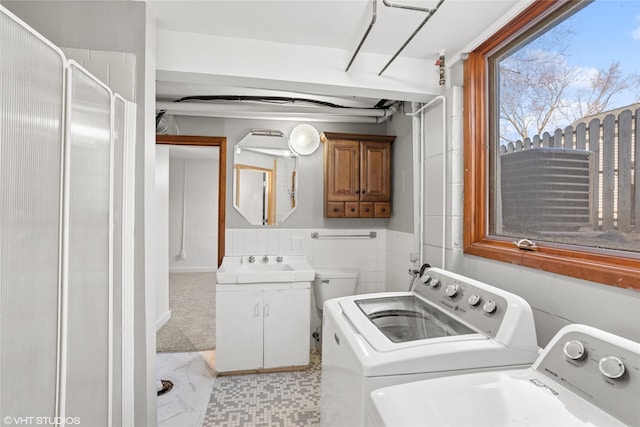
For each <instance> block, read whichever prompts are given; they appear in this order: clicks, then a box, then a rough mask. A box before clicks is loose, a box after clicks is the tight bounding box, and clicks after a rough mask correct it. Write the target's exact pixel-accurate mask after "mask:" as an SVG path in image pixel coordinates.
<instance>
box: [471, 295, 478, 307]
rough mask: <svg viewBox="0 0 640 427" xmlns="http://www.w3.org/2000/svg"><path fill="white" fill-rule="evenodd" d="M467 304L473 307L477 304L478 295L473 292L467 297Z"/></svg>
mask: <svg viewBox="0 0 640 427" xmlns="http://www.w3.org/2000/svg"><path fill="white" fill-rule="evenodd" d="M469 304H470V305H471V306H473V307H475V306H477V305H478V304H480V295H478V294H473V295H471V296H470V297H469Z"/></svg>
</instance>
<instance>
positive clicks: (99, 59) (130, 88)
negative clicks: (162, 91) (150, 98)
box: [62, 47, 136, 102]
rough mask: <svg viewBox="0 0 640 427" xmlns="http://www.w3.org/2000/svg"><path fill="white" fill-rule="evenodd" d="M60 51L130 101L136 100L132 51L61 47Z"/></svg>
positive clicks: (134, 66) (134, 61)
mask: <svg viewBox="0 0 640 427" xmlns="http://www.w3.org/2000/svg"><path fill="white" fill-rule="evenodd" d="M62 51H63V52H64V54H65V56H66V57H67V58H69V59H73V60H74V61H76V62H77V63H78V64H80V65H82V66H83V67H84V68H85V69H87V70H89V72H90V73H91V74H93V75H94V76H96V77H97V78H98V79H100V80H101V81H102V82H103V83H105V84H106V85H107V86H109V87H110V88H111V90H113V92H115V93H118V94H120V95H121V96H122V97H123V98H125V99H127V100H128V101H131V102H136V91H135V89H136V79H135V75H136V56H135V55H134V54H132V53H125V52H109V51H102V50H90V49H75V48H69V47H63V48H62Z"/></svg>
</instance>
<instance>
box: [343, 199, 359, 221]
mask: <svg viewBox="0 0 640 427" xmlns="http://www.w3.org/2000/svg"><path fill="white" fill-rule="evenodd" d="M344 216H345V218H358V217H359V216H360V207H359V203H358V202H345V204H344Z"/></svg>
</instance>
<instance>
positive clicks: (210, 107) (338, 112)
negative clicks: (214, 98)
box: [156, 101, 398, 123]
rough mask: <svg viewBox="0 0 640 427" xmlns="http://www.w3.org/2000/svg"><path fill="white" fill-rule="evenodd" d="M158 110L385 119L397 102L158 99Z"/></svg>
mask: <svg viewBox="0 0 640 427" xmlns="http://www.w3.org/2000/svg"><path fill="white" fill-rule="evenodd" d="M156 110H158V111H164V113H165V114H173V115H181V116H198V117H221V118H222V117H223V118H247V119H256V120H305V121H325V122H353V123H384V122H385V121H387V120H388V119H389V118H390V117H391V116H392V115H393V114H395V112H396V111H397V110H398V103H397V102H395V103H393V104H391V105H390V106H388V107H386V108H348V107H347V108H334V107H325V106H288V105H279V104H268V105H256V104H241V103H233V104H230V103H220V104H214V103H208V102H162V101H159V102H156Z"/></svg>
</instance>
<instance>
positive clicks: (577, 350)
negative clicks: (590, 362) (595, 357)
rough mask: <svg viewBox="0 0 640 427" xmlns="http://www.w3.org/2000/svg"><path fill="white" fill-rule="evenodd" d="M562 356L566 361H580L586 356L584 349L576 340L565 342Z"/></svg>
mask: <svg viewBox="0 0 640 427" xmlns="http://www.w3.org/2000/svg"><path fill="white" fill-rule="evenodd" d="M563 351H564V355H565V356H567V359H571V360H582V359H584V358H585V357H586V356H587V351H586V350H585V349H584V345H582V343H581V342H580V341H578V340H571V341H567V343H566V344H565V345H564V348H563Z"/></svg>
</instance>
